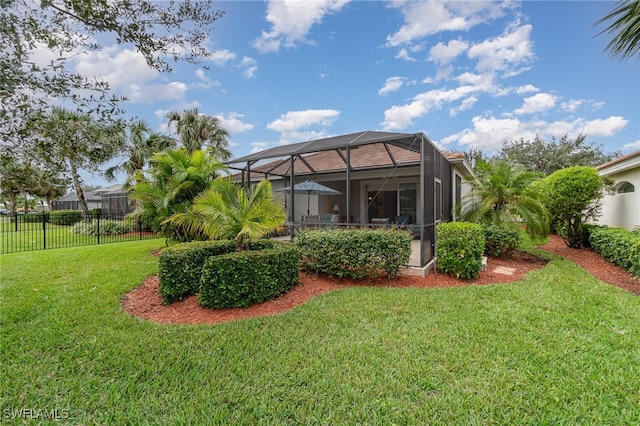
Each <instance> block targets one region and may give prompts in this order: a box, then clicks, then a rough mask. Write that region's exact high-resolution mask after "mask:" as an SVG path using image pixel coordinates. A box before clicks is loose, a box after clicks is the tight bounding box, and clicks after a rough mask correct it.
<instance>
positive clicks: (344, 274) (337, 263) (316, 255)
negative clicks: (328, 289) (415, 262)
mask: <svg viewBox="0 0 640 426" xmlns="http://www.w3.org/2000/svg"><path fill="white" fill-rule="evenodd" d="M296 244H297V245H298V247H300V250H301V254H302V259H303V263H304V265H305V267H306V268H307V269H308V270H310V271H313V272H316V273H321V274H326V275H334V276H336V277H339V278H354V279H359V278H364V277H377V276H379V275H380V274H381V273H385V274H386V275H387V277H393V276H395V275H396V274H397V273H398V269H399V268H400V266H403V265H406V264H407V263H408V262H409V257H410V255H411V233H410V232H409V231H406V230H393V229H391V230H389V229H384V230H362V229H348V230H345V229H334V230H310V231H304V232H301V233H300V234H299V235H298V237H297V239H296Z"/></svg>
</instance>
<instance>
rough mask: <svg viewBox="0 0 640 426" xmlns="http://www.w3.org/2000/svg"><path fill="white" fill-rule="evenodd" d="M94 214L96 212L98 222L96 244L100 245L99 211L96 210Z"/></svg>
mask: <svg viewBox="0 0 640 426" xmlns="http://www.w3.org/2000/svg"><path fill="white" fill-rule="evenodd" d="M94 211H95V210H94ZM95 212H96V220H97V221H98V244H100V216H101V214H100V210H97V211H95Z"/></svg>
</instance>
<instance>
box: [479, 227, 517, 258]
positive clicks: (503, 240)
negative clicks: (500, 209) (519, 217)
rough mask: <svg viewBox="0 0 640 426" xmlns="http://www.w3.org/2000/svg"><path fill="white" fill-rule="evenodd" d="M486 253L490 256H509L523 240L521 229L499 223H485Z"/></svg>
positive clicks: (483, 230)
mask: <svg viewBox="0 0 640 426" xmlns="http://www.w3.org/2000/svg"><path fill="white" fill-rule="evenodd" d="M482 233H483V234H484V254H485V256H490V257H507V256H509V255H510V254H511V253H512V252H513V251H514V250H516V249H517V248H518V247H519V246H520V243H521V241H522V238H521V237H520V231H518V230H517V229H515V228H508V227H504V226H498V225H483V226H482Z"/></svg>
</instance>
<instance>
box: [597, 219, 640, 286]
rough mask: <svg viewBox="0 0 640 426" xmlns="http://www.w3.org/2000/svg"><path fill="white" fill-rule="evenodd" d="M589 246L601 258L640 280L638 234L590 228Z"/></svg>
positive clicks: (639, 240)
mask: <svg viewBox="0 0 640 426" xmlns="http://www.w3.org/2000/svg"><path fill="white" fill-rule="evenodd" d="M589 244H590V245H591V247H593V249H594V250H595V251H597V252H598V253H600V255H601V256H602V257H604V258H605V259H607V260H608V261H610V262H611V263H614V264H616V265H618V266H620V267H621V268H624V269H626V270H627V271H629V272H631V273H632V274H633V275H635V276H636V277H639V278H640V234H638V233H635V232H631V231H628V230H626V229H624V228H607V227H600V226H590V227H589Z"/></svg>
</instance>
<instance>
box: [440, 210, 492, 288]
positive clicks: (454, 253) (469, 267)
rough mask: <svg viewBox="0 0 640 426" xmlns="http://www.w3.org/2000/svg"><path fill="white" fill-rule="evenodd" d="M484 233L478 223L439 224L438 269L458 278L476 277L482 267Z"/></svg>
mask: <svg viewBox="0 0 640 426" xmlns="http://www.w3.org/2000/svg"><path fill="white" fill-rule="evenodd" d="M484 244H485V242H484V233H483V231H482V226H480V225H478V224H476V223H467V222H447V223H439V224H438V225H437V251H436V256H437V257H438V270H440V271H442V272H444V273H445V274H448V275H451V276H454V277H456V278H476V277H477V276H478V274H479V273H480V270H481V269H482V253H483V252H484Z"/></svg>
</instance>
